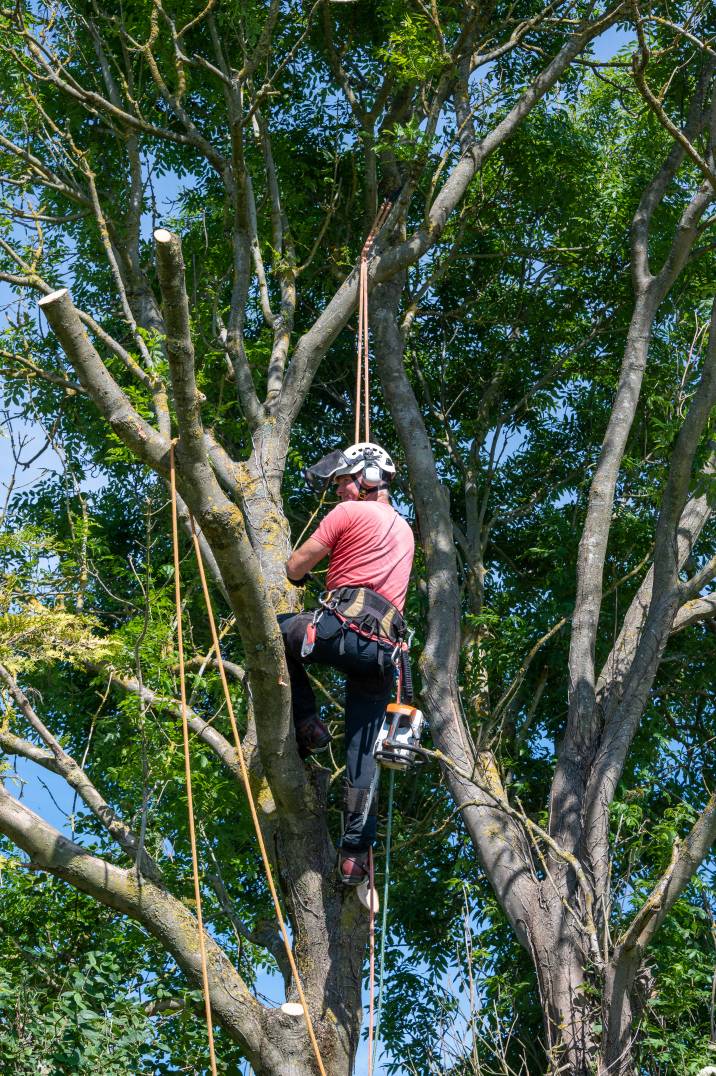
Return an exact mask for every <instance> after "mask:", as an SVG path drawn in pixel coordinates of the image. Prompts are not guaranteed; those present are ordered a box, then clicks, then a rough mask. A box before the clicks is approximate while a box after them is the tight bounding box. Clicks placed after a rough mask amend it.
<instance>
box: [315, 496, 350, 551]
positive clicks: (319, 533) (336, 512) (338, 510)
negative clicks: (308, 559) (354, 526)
mask: <svg viewBox="0 0 716 1076" xmlns="http://www.w3.org/2000/svg"><path fill="white" fill-rule="evenodd" d="M347 526H348V513H347V512H346V510H345V508H344V507H343V505H342V504H338V505H336V507H335V508H332V509H331V510H330V512H329V513H328V515H327V516H325V518H324V519H322V520H321V522H320V523H319V524H318V526H317V527H316V529H315V531H314V532H313V537H314V538H315V539H316V541H317V542H320V543H321V545H324V546H326V548H327V549H333V548H334V546H335V544H336V542H337V541H338V539H339V538H340V536H341V535H342V534H343V532H344V531H345V529H346V527H347Z"/></svg>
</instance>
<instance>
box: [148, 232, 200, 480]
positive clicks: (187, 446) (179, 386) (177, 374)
mask: <svg viewBox="0 0 716 1076" xmlns="http://www.w3.org/2000/svg"><path fill="white" fill-rule="evenodd" d="M154 241H155V244H156V252H157V273H158V276H159V287H160V290H161V293H162V307H163V311H164V323H165V325H166V330H167V358H168V360H169V370H170V372H171V379H172V388H173V390H174V404H175V407H176V416H177V425H178V427H179V435H180V438H181V442H182V447H183V448H184V450H185V451H186V452H188V453H189V454H190V455H191V457H192V458H193V459H194V460H196V461H197V462H199V461H200V462H202V463H204V464H206V462H207V458H206V448H205V446H204V433H203V429H202V424H201V412H200V395H199V390H198V389H197V387H196V377H195V371H194V345H193V342H192V338H191V324H190V319H189V300H188V297H187V293H186V274H185V270H184V258H183V257H182V249H181V240H180V239H179V236H177V235H174V234H173V233H172V232H169V231H167V229H166V228H157V230H156V231H155V233H154Z"/></svg>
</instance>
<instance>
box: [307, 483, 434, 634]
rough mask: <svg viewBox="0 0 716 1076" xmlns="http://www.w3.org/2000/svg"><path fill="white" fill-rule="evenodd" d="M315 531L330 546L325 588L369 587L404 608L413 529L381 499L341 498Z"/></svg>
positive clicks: (322, 541)
mask: <svg viewBox="0 0 716 1076" xmlns="http://www.w3.org/2000/svg"><path fill="white" fill-rule="evenodd" d="M313 537H314V538H315V539H316V541H318V542H320V543H321V545H325V546H327V547H328V549H330V551H331V559H330V561H329V562H328V580H327V586H328V589H329V590H335V589H336V588H337V587H370V588H371V590H376V591H377V592H378V593H379V594H382V595H383V597H384V598H387V599H388V601H389V602H392V603H393V605H394V606H395V607H396V608H397V609H399V610H400V612H401V613H402V611H403V606H404V605H405V592H406V591H407V589H408V579H409V578H410V569H411V567H412V564H413V553H414V551H415V542H414V540H413V532H412V531H411V529H410V527H409V525H408V524H407V523H406V522H405V520H404V519H403V518H402V516H399V515H398V513H397V512H396V511H395V509H394V508H392V507H391V505H389V504H385V503H383V502H381V501H345V502H344V503H342V504H339V505H338V506H337V507H336V508H333V509H331V511H330V512H329V513H328V515H327V516H326V517H325V519H323V520H322V522H321V523H320V524H319V526H318V528H317V529H316V530H315V532H314V534H313Z"/></svg>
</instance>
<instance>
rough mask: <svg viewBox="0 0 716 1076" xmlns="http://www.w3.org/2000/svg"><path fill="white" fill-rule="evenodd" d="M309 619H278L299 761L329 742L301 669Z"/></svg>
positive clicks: (306, 616) (301, 615) (310, 616)
mask: <svg viewBox="0 0 716 1076" xmlns="http://www.w3.org/2000/svg"><path fill="white" fill-rule="evenodd" d="M312 619H313V614H312V613H295V614H288V615H283V616H280V617H279V618H278V621H279V627H280V628H281V634H282V635H283V641H284V646H285V648H286V665H287V667H288V676H289V680H290V681H291V703H292V713H293V723H294V725H295V727H296V740H297V742H298V753H299V754H300V756H301V758H307V757H308V756H309V755H310V754H313V752H314V751H321V750H323V748H325V747H327V746H328V744H329V743H330V742H331V736H330V733H329V731H328V729H327V728H326V726H325V725H324V724H323V722H322V721H321V720H320V719H319V717H318V708H317V706H316V699H315V696H314V694H313V689H312V687H311V682H310V680H309V679H308V675H307V673H306V670H305V668H304V661H305V659H303V658H301V647H302V646H303V638H304V636H305V634H306V627H307V626H308V624H310V622H311V620H312Z"/></svg>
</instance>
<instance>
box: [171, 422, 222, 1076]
mask: <svg viewBox="0 0 716 1076" xmlns="http://www.w3.org/2000/svg"><path fill="white" fill-rule="evenodd" d="M169 484H170V488H171V502H172V550H173V554H174V601H175V602H176V612H177V646H178V649H179V692H180V698H181V727H182V735H183V738H184V774H185V778H186V800H187V812H188V815H189V842H190V844H191V865H192V873H193V876H194V900H195V902H196V921H197V925H198V929H199V959H200V961H201V981H202V990H203V994H204V1009H205V1012H206V1032H207V1036H208V1039H209V1060H210V1063H211V1073H212V1076H217V1072H216V1053H215V1052H214V1029H213V1026H212V1022H211V1000H210V998H209V972H208V969H207V963H206V944H205V940H204V919H203V915H202V910H201V887H200V885H199V857H198V855H197V849H196V832H195V829H194V799H193V796H192V789H191V759H190V756H189V719H188V715H187V707H186V676H185V674H184V633H183V631H182V606H181V581H180V578H179V527H178V524H177V491H176V477H175V473H174V444H173V443H172V445H171V446H170V448H169Z"/></svg>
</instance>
